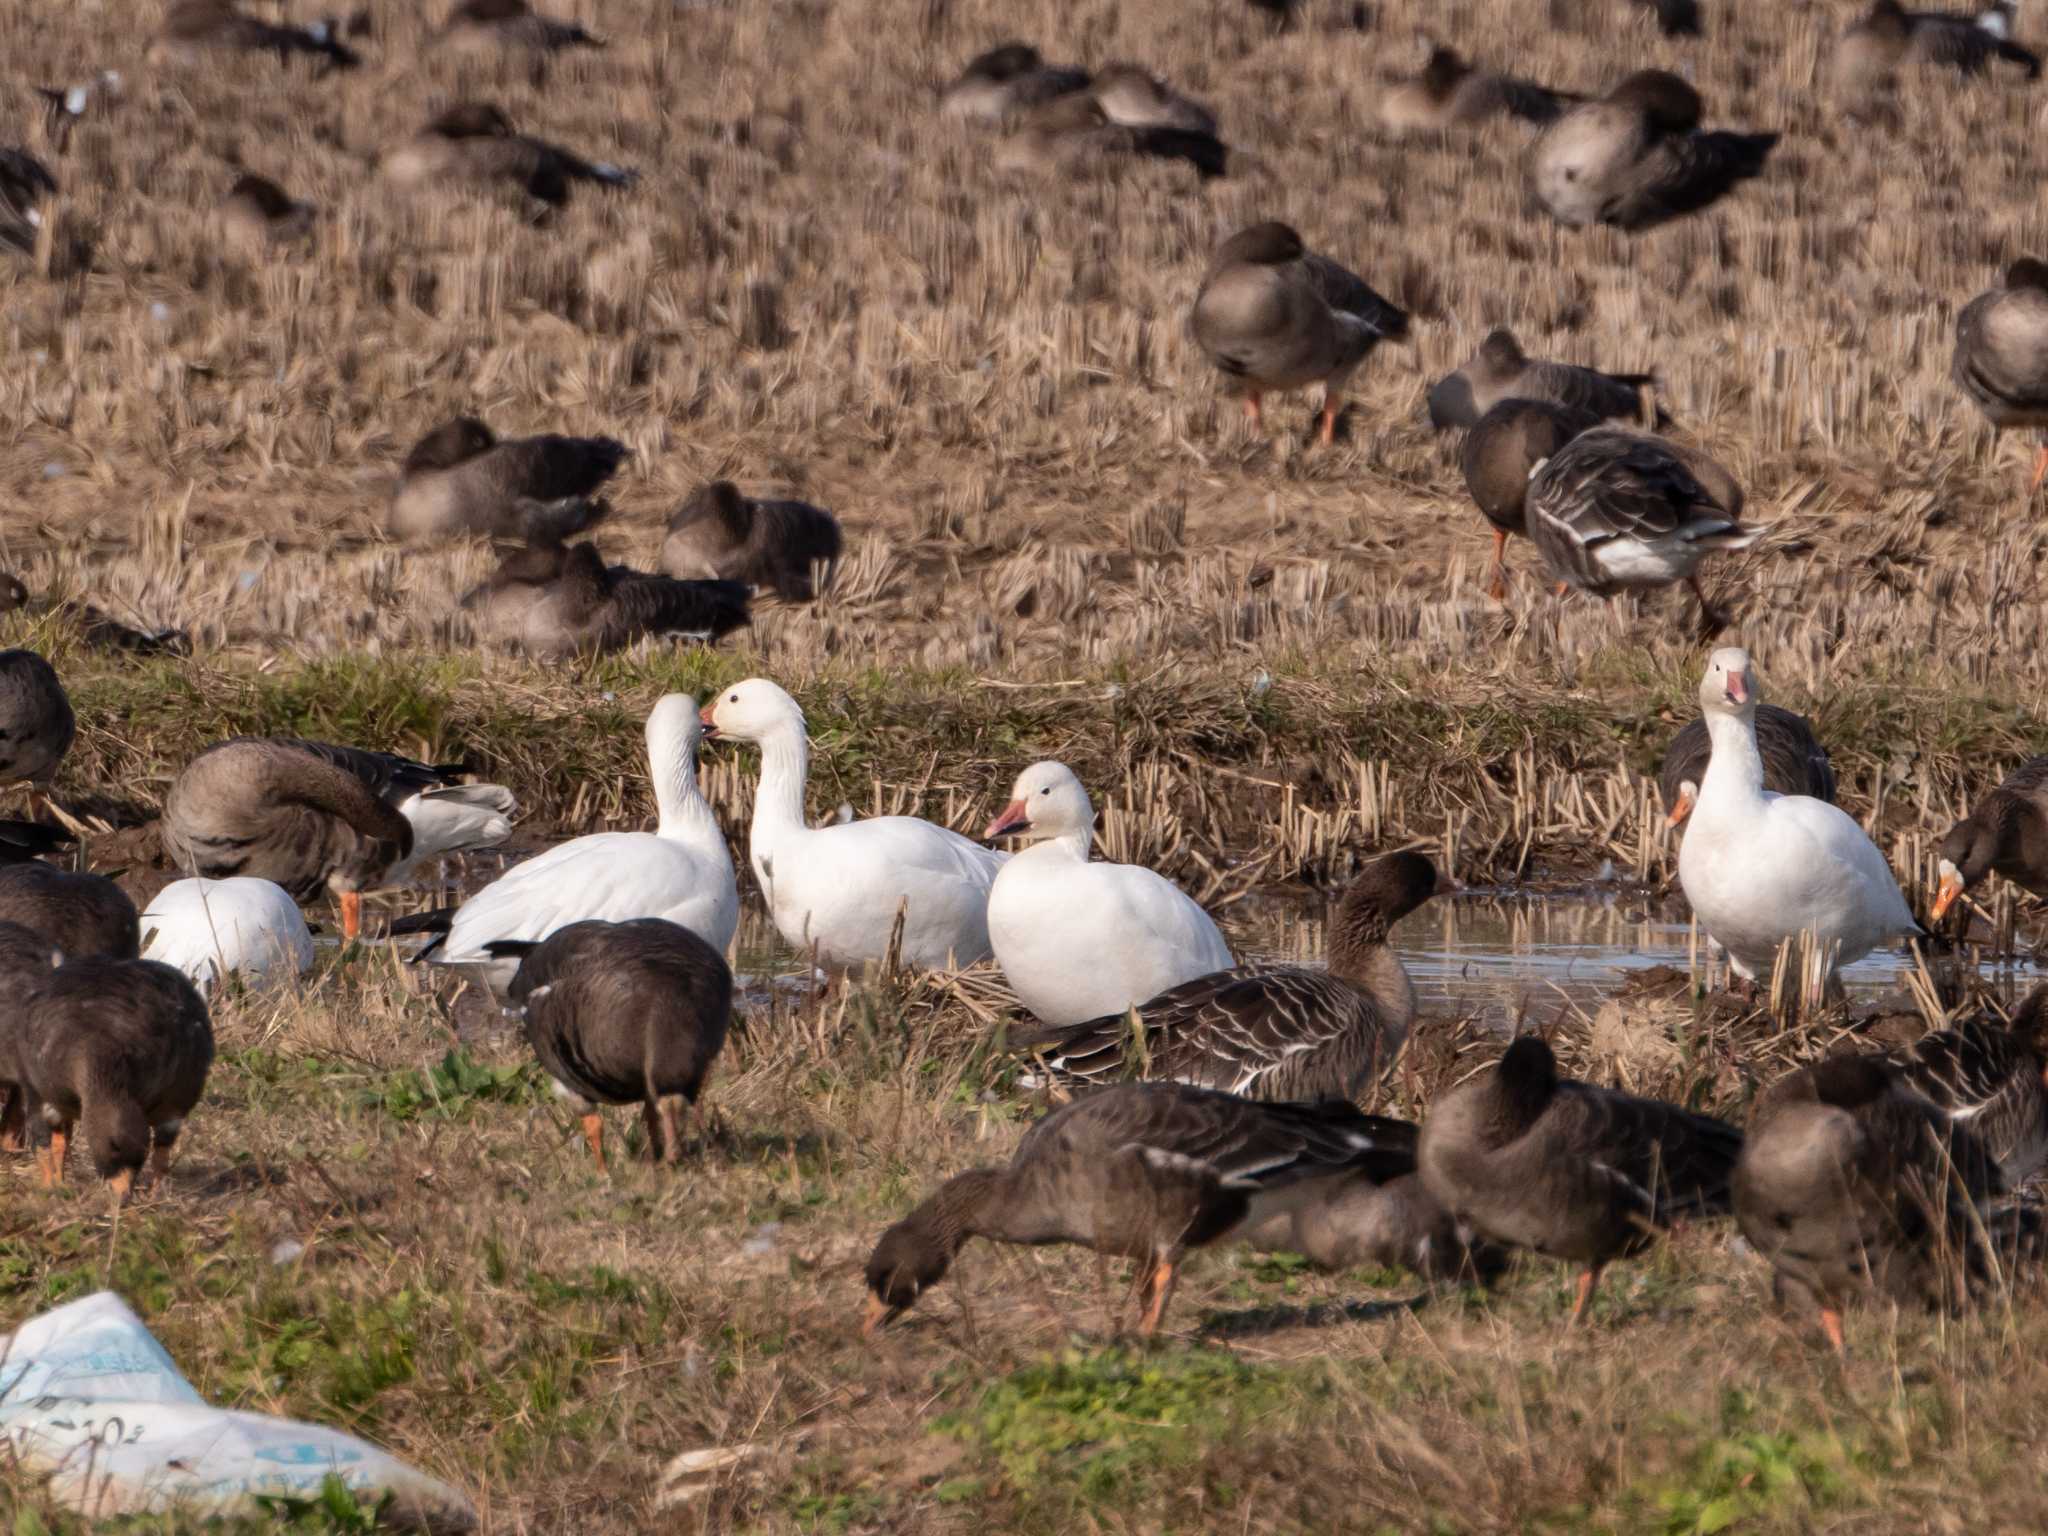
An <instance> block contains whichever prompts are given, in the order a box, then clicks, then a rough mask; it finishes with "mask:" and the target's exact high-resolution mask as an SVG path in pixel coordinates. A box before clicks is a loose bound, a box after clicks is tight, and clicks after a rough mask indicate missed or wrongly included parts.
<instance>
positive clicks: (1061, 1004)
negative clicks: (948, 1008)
mask: <svg viewBox="0 0 2048 1536" xmlns="http://www.w3.org/2000/svg"><path fill="white" fill-rule="evenodd" d="M1013 832H1018V833H1022V834H1023V835H1024V836H1025V837H1027V838H1030V839H1032V840H1033V841H1032V845H1031V846H1030V847H1029V848H1026V849H1025V850H1024V851H1023V852H1022V853H1020V854H1018V855H1017V856H1016V857H1015V858H1013V859H1011V860H1010V861H1009V862H1008V863H1007V864H1005V865H1004V866H1003V867H1002V870H1001V872H1000V873H999V874H997V876H996V878H995V884H994V885H992V886H991V887H990V888H989V893H988V937H989V943H990V945H991V946H992V947H993V948H994V950H995V956H996V963H997V964H998V965H1000V966H1001V967H1002V968H1003V975H1004V977H1005V978H1006V979H1007V980H1008V981H1009V983H1010V990H1011V991H1013V992H1015V993H1016V994H1017V1000H1018V1001H1019V1002H1020V1003H1022V1004H1023V1005H1024V1006H1025V1007H1026V1008H1028V1009H1030V1010H1031V1012H1032V1013H1034V1014H1036V1015H1037V1016H1038V1018H1039V1019H1040V1020H1041V1021H1042V1022H1043V1023H1046V1024H1055V1025H1059V1024H1080V1023H1082V1022H1084V1021H1094V1020H1099V1019H1101V1018H1102V1017H1103V1016H1104V1015H1106V1014H1118V1015H1121V1014H1122V1013H1123V1012H1124V1010H1126V1009H1128V1008H1131V1007H1133V1006H1135V1005H1137V1004H1141V1003H1145V1002H1149V1001H1150V1000H1151V999H1153V998H1156V997H1159V996H1160V995H1161V994H1162V993H1165V992H1167V991H1168V990H1169V989H1171V988H1174V987H1178V986H1180V985H1181V984H1182V983H1183V982H1190V981H1193V980H1195V978H1197V977H1200V976H1208V975H1210V974H1211V973H1213V972H1216V971H1227V970H1229V969H1230V968H1231V967H1232V966H1233V965H1235V964H1236V961H1235V960H1233V959H1232V958H1231V954H1230V946H1229V945H1227V944H1225V943H1224V942H1223V935H1222V934H1221V933H1219V932H1218V931H1217V929H1216V924H1215V923H1214V922H1213V921H1211V919H1210V917H1209V914H1208V913H1206V912H1204V911H1203V910H1202V909H1201V907H1200V906H1199V905H1197V904H1196V903H1195V901H1194V900H1193V899H1192V898H1190V897H1189V896H1188V895H1187V893H1186V892H1184V891H1182V890H1181V888H1180V887H1179V886H1177V885H1175V884H1174V883H1173V882H1172V881H1171V880H1168V879H1166V878H1164V877H1163V876H1161V875H1158V874H1155V873H1154V872H1153V871H1151V870H1149V869H1144V868H1141V867H1140V866H1138V865H1136V864H1107V863H1093V862H1091V861H1090V860H1089V858H1088V851H1089V848H1090V846H1091V845H1092V844H1093V843H1094V841H1095V808H1094V806H1092V805H1090V804H1089V803H1088V791H1087V790H1085V789H1083V788H1082V787H1081V781H1080V780H1079V779H1078V778H1076V777H1075V776H1074V771H1073V770H1072V769H1071V768H1069V767H1067V766H1066V764H1064V763H1033V764H1032V765H1031V766H1030V767H1029V768H1026V769H1025V770H1024V771H1023V772H1022V773H1020V774H1019V775H1017V782H1016V785H1015V786H1014V787H1013V788H1012V789H1011V791H1010V803H1009V804H1008V805H1007V806H1006V807H1004V809H1003V812H1002V814H1001V815H999V816H998V817H996V819H995V820H994V821H992V822H990V823H989V825H988V830H987V831H986V832H984V833H983V834H982V836H983V837H985V838H990V839H993V838H998V837H1002V836H1004V835H1006V834H1008V833H1013Z"/></svg>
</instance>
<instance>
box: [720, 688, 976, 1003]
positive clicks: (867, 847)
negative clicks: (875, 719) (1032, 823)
mask: <svg viewBox="0 0 2048 1536" xmlns="http://www.w3.org/2000/svg"><path fill="white" fill-rule="evenodd" d="M704 723H705V724H706V725H707V726H710V727H711V728H712V731H713V733H714V734H716V735H717V736H720V737H730V738H731V739H732V740H734V741H747V742H752V743H754V744H755V745H756V746H758V747H759V748H760V749H761V782H760V785H759V786H758V787H757V788H756V790H755V793H754V825H753V830H752V832H751V833H750V834H749V839H748V850H747V851H748V856H749V858H750V859H751V861H752V863H753V866H754V878H755V879H756V880H758V881H759V882H760V884H761V891H762V893H763V896H764V898H765V899H766V901H767V903H768V912H769V915H770V916H771V917H772V918H773V919H774V920H775V929H776V932H778V933H780V934H781V935H782V937H783V940H784V941H785V942H786V943H788V944H790V945H792V946H794V947H795V948H797V949H800V950H804V951H807V952H808V951H810V950H813V949H815V950H816V952H817V954H818V956H819V958H820V959H823V960H826V961H829V962H830V963H832V964H834V965H841V966H852V965H859V964H860V963H862V962H863V961H867V960H880V959H882V958H883V957H884V956H885V955H886V954H887V953H888V951H889V945H890V937H891V934H892V932H893V931H894V929H895V927H896V924H897V921H898V919H899V916H900V918H901V921H902V924H903V937H902V944H901V949H900V951H899V953H900V955H901V957H902V959H903V960H904V961H905V962H906V963H908V964H910V965H913V966H916V967H918V968H919V969H922V970H941V969H945V968H947V967H952V966H967V965H973V964H975V963H976V962H977V961H981V960H985V959H987V958H988V954H989V933H988V901H989V888H990V886H991V885H993V884H994V882H995V879H996V871H997V870H998V869H999V868H1002V867H1003V865H1004V856H1003V855H1002V854H999V853H996V852H994V851H992V850H990V849H987V848H983V847H981V846H979V845H978V844H976V843H973V842H971V841H969V840H968V839H967V838H964V837H962V836H961V835H960V834H959V833H957V832H949V831H947V830H946V829H945V828H944V827H939V826H934V825H933V824H932V823H931V822H928V821H920V820H918V819H917V818H916V817H914V816H876V817H872V818H870V819H869V820H866V821H851V822H845V823H842V824H839V825H835V826H826V827H812V826H810V825H809V824H807V823H806V822H805V820H804V783H805V780H806V778H807V777H808V775H809V773H810V743H809V741H808V739H807V738H806V737H805V735H804V712H803V710H802V709H800V708H799V707H798V706H797V702H796V700H795V699H793V698H791V697H790V696H789V695H788V694H787V693H785V692H783V690H782V689H781V688H779V687H777V686H776V685H775V684H774V683H772V682H770V681H768V679H767V678H765V677H753V678H748V679H747V680H746V681H745V682H743V683H735V684H734V685H733V686H732V687H730V688H727V689H725V690H724V691H722V692H721V693H720V694H719V696H718V697H717V699H715V700H714V701H713V702H711V703H710V704H707V705H705V706H704Z"/></svg>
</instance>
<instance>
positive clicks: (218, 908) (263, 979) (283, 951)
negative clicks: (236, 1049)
mask: <svg viewBox="0 0 2048 1536" xmlns="http://www.w3.org/2000/svg"><path fill="white" fill-rule="evenodd" d="M142 958H143V959H145V960H157V961H161V962H162V963H163V964H165V965H168V966H172V967H175V968H176V969H177V970H178V971H179V972H181V973H182V974H183V975H184V976H185V977H187V978H188V979H189V980H190V981H191V983H192V984H193V985H194V986H195V987H197V988H198V989H199V993H200V995H201V996H202V997H206V996H211V995H212V993H213V989H214V986H215V984H216V983H217V982H219V981H220V979H221V978H222V977H224V976H235V977H238V978H239V979H240V980H241V982H242V984H243V985H244V986H246V987H248V988H250V989H251V990H252V991H258V992H262V991H267V990H269V989H270V988H272V987H275V986H281V985H283V984H284V983H286V982H290V981H294V980H296V979H297V978H298V977H300V976H301V975H303V974H304V973H305V972H307V971H310V970H311V969H312V968H313V935H312V933H311V931H310V930H308V928H307V927H306V919H305V915H304V914H303V913H301V912H300V911H299V905H298V903H297V902H295V901H293V900H292V898H291V893H290V892H289V891H287V890H286V889H285V888H284V887H283V886H281V885H274V884H272V883H271V882H270V881H268V880H252V879H250V878H249V877H248V876H246V875H237V876H235V877H234V878H233V879H229V880H173V881H172V882H171V883H170V884H169V885H167V886H165V887H164V888H163V889H162V890H160V891H158V892H157V893H156V895H154V896H152V897H151V898H150V902H149V906H148V908H147V909H145V910H144V912H143V914H142Z"/></svg>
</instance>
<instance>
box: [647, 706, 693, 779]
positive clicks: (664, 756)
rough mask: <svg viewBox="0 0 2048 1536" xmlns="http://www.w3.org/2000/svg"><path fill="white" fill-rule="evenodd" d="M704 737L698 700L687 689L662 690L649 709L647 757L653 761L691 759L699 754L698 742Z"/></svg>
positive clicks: (664, 761)
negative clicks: (663, 692) (667, 691)
mask: <svg viewBox="0 0 2048 1536" xmlns="http://www.w3.org/2000/svg"><path fill="white" fill-rule="evenodd" d="M703 739H704V727H703V726H702V725H700V724H699V723H698V719H697V701H696V700H695V699H693V698H691V697H690V696H689V695H688V694H687V693H667V694H663V695H662V696H661V698H659V699H657V700H656V701H655V705H654V708H653V709H651V710H649V711H648V712H647V760H648V761H649V762H651V763H670V762H688V761H689V760H690V759H691V758H693V757H695V756H696V755H697V743H698V742H700V741H702V740H703Z"/></svg>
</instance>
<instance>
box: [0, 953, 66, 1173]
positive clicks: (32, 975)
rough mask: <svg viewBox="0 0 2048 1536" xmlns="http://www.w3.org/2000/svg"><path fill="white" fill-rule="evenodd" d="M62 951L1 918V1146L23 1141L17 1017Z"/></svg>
mask: <svg viewBox="0 0 2048 1536" xmlns="http://www.w3.org/2000/svg"><path fill="white" fill-rule="evenodd" d="M63 963H64V953H63V951H62V950H60V949H58V948H57V946H56V945H54V944H52V943H51V942H50V941H49V940H48V939H46V938H44V937H43V936H42V935H41V934H40V933H37V932H35V931H34V930H33V929H29V928H24V927H22V926H21V924H19V923H8V922H0V1152H19V1151H20V1150H21V1149H22V1147H23V1145H24V1144H25V1142H24V1122H23V1119H22V1104H21V1092H20V1087H21V1080H20V1074H21V1068H20V1065H19V1063H20V1051H21V1035H22V1020H23V1018H24V1016H25V1015H26V1013H27V1011H28V1005H29V1002H30V1000H31V999H32V998H33V997H34V996H35V994H36V991H37V989H38V988H40V987H41V986H42V984H43V982H44V981H45V980H47V979H48V977H49V974H50V972H51V971H52V970H54V969H55V968H56V967H58V966H60V965H62V964H63Z"/></svg>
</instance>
